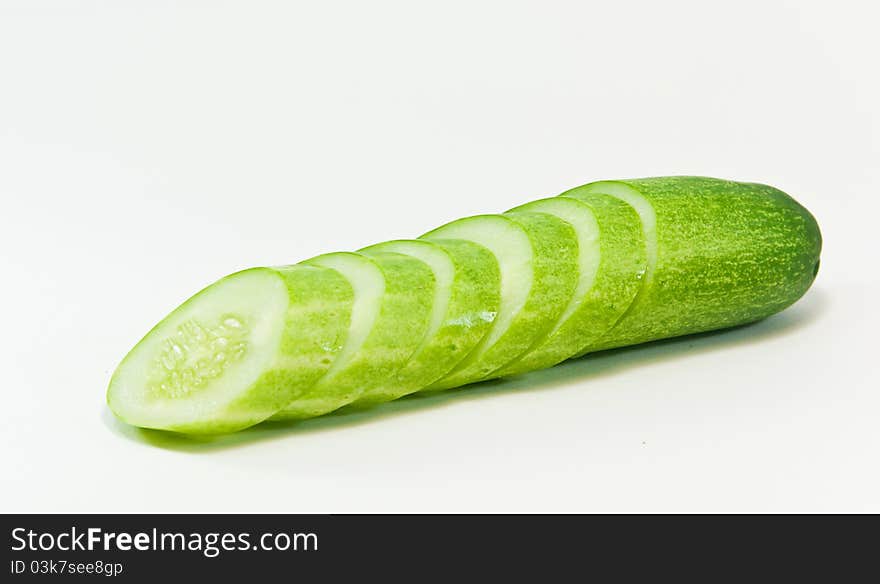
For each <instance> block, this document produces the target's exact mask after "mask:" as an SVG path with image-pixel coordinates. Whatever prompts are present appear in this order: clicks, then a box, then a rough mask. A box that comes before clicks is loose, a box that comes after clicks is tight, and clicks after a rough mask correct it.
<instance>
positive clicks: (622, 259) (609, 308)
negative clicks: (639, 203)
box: [498, 194, 647, 376]
mask: <svg viewBox="0 0 880 584" xmlns="http://www.w3.org/2000/svg"><path fill="white" fill-rule="evenodd" d="M513 211H536V212H543V213H549V214H551V215H555V216H556V217H559V218H560V219H562V220H563V221H566V222H567V223H569V224H570V225H571V226H572V227H573V228H574V230H575V233H576V234H577V239H578V283H577V288H576V290H575V293H574V294H573V295H572V298H571V300H570V301H569V303H568V306H566V307H565V310H564V311H563V313H562V315H560V317H559V319H558V320H557V321H556V323H554V325H553V328H552V329H551V331H550V333H549V335H548V336H547V337H545V338H544V339H542V340H541V342H540V343H539V344H538V345H537V346H535V347H533V348H532V349H531V350H529V352H528V353H526V354H525V355H524V356H523V357H522V358H520V359H519V360H517V361H515V362H514V363H511V364H510V365H508V366H507V367H505V368H504V369H502V370H501V371H499V372H498V375H499V376H509V375H517V374H519V373H525V372H528V371H533V370H536V369H543V368H545V367H551V366H553V365H556V364H557V363H560V362H561V361H564V360H566V359H568V358H570V357H572V356H574V355H577V354H580V353H581V352H583V351H585V350H587V348H588V347H590V345H591V344H592V343H594V342H595V341H596V340H598V339H599V338H600V337H602V335H604V334H605V333H606V332H607V331H608V330H609V329H610V328H611V327H612V326H614V325H615V324H616V323H617V321H618V320H619V319H620V317H621V316H622V315H623V314H624V311H626V309H627V308H628V307H629V306H630V304H631V303H632V301H633V299H634V298H635V296H636V293H637V292H638V291H639V290H640V289H641V285H642V277H643V275H644V273H645V270H646V261H647V260H646V255H645V240H644V237H643V234H642V226H641V222H640V219H639V216H638V215H637V214H636V212H635V211H634V210H633V209H632V208H631V207H630V206H629V205H627V204H626V203H623V202H621V201H619V200H617V199H615V198H613V197H609V196H607V195H601V194H588V195H584V196H581V197H576V198H568V199H566V198H563V197H554V198H550V199H541V200H538V201H534V202H532V203H527V204H525V205H522V206H519V207H516V208H515V209H513Z"/></svg>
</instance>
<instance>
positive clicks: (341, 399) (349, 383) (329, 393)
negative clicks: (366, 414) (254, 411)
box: [271, 253, 434, 420]
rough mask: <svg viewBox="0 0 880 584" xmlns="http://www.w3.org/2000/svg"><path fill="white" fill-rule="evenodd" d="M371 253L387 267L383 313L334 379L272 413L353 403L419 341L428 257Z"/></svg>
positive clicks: (426, 308) (311, 412)
mask: <svg viewBox="0 0 880 584" xmlns="http://www.w3.org/2000/svg"><path fill="white" fill-rule="evenodd" d="M364 257H367V256H364ZM369 259H370V260H371V261H373V262H375V264H376V265H377V266H378V267H379V269H380V270H381V271H382V274H383V276H384V278H385V292H384V294H383V296H382V301H381V307H380V309H379V315H378V318H377V319H376V322H375V323H374V325H373V329H372V330H371V331H370V334H369V336H368V337H367V340H366V341H365V343H364V345H363V347H362V348H361V350H360V351H358V353H357V354H356V355H355V357H354V358H353V359H352V361H351V362H350V363H349V364H348V365H347V366H346V367H345V368H344V369H343V370H342V371H340V372H339V373H338V374H337V375H334V376H333V377H332V379H326V378H325V379H322V380H320V381H319V382H318V383H317V384H315V385H314V386H312V387H311V389H310V390H309V391H306V392H305V393H304V394H303V395H301V396H300V397H298V398H297V399H295V400H293V401H292V402H288V404H287V405H286V407H284V409H282V410H280V411H278V412H277V413H276V414H274V415H273V416H272V417H271V419H273V420H299V419H305V418H311V417H315V416H320V415H323V414H326V413H329V412H332V411H334V410H336V409H339V408H341V407H342V406H345V405H348V404H349V403H351V402H353V401H354V400H356V399H357V398H358V397H360V396H361V395H362V394H364V393H365V392H367V391H369V390H371V389H372V388H374V387H376V386H378V385H379V384H381V383H382V382H384V381H385V380H387V379H393V377H394V376H395V375H396V374H397V372H398V371H399V370H400V369H402V368H403V367H404V366H405V365H406V364H407V362H408V360H409V358H410V356H411V355H412V354H413V352H414V351H415V350H416V348H417V347H418V346H419V344H420V342H421V340H422V337H423V336H424V334H425V331H426V330H427V328H428V318H429V315H430V312H431V302H432V301H433V288H434V274H433V272H431V269H430V268H429V267H428V266H427V265H426V264H425V263H424V262H422V261H420V260H417V259H414V258H412V257H409V256H405V255H401V254H396V253H375V254H371V255H370V256H369ZM308 261H309V260H306V262H305V263H308Z"/></svg>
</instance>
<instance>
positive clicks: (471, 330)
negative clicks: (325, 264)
mask: <svg viewBox="0 0 880 584" xmlns="http://www.w3.org/2000/svg"><path fill="white" fill-rule="evenodd" d="M360 252H361V253H363V254H365V255H372V254H375V253H380V254H381V253H385V252H394V253H399V254H404V255H408V256H412V257H414V258H417V259H419V260H421V261H423V262H424V263H425V264H427V265H428V266H429V267H430V268H431V270H432V271H433V273H434V278H435V280H436V282H437V285H436V287H435V289H434V300H433V306H432V312H431V318H430V325H429V326H428V332H427V334H426V335H425V338H424V339H423V340H422V344H421V345H420V346H419V348H418V349H417V350H416V351H415V353H414V354H413V355H412V357H411V358H410V360H409V362H407V364H406V366H404V367H403V369H401V370H400V371H399V372H398V373H397V375H396V376H395V377H394V378H393V379H390V380H387V381H385V382H384V383H382V384H380V385H379V386H377V387H376V388H374V389H372V390H370V391H367V392H366V393H365V395H364V396H363V397H361V398H360V399H359V400H358V401H357V403H358V404H362V405H367V404H374V403H380V402H384V401H390V400H394V399H397V398H399V397H402V396H404V395H407V394H410V393H413V392H415V391H418V390H420V389H423V388H425V387H427V386H428V385H430V384H431V383H433V382H434V381H437V379H439V378H440V377H442V376H443V375H445V374H446V373H448V372H449V371H450V370H451V369H452V368H453V367H454V366H455V365H456V364H458V362H459V361H461V360H462V359H463V358H464V357H465V356H466V355H467V354H468V353H469V352H470V351H471V349H473V348H474V347H475V346H476V345H477V343H479V342H480V340H481V339H482V338H483V337H484V336H485V335H486V334H487V333H488V332H489V329H490V328H491V326H492V322H493V321H494V320H495V316H496V315H497V313H498V304H499V299H500V287H501V275H500V273H499V271H498V264H497V262H496V260H495V256H493V255H492V253H491V252H490V251H489V250H487V249H486V248H484V247H482V246H480V245H477V244H475V243H471V242H469V241H463V240H449V241H442V240H437V241H422V240H401V241H388V242H385V243H380V244H377V245H374V246H371V247H368V248H365V249H362V250H360Z"/></svg>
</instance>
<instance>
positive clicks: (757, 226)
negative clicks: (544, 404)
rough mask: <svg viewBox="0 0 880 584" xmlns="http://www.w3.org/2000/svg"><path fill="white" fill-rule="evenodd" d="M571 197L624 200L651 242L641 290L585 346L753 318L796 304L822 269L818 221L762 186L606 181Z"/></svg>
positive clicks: (689, 180) (695, 180) (696, 180)
mask: <svg viewBox="0 0 880 584" xmlns="http://www.w3.org/2000/svg"><path fill="white" fill-rule="evenodd" d="M574 193H604V194H607V195H610V196H613V197H616V198H618V199H620V200H622V201H625V202H627V203H628V204H630V205H631V206H632V207H633V208H634V209H635V210H636V211H637V212H638V213H639V216H640V217H641V219H642V225H643V228H644V232H645V237H646V241H647V243H648V269H647V272H646V274H645V282H644V284H643V287H642V290H641V291H640V292H639V295H638V296H637V298H636V300H635V301H634V302H633V304H632V306H631V307H630V309H629V310H628V311H627V313H626V314H625V315H624V317H623V318H621V320H620V322H619V323H618V324H617V326H615V327H614V328H613V329H611V331H609V333H608V334H607V335H606V336H605V337H603V338H602V339H600V341H599V343H597V344H596V345H595V346H594V347H592V349H591V350H601V349H610V348H614V347H620V346H624V345H631V344H635V343H643V342H646V341H650V340H655V339H661V338H669V337H675V336H680V335H686V334H691V333H697V332H702V331H707V330H712V329H717V328H723V327H728V326H733V325H737V324H744V323H747V322H753V321H755V320H759V319H761V318H764V317H766V316H769V315H770V314H773V313H774V312H778V311H779V310H782V309H783V308H785V307H786V306H788V305H789V304H791V303H792V302H794V301H795V300H797V299H798V298H800V297H801V296H802V295H803V293H804V292H806V290H807V288H809V286H810V284H811V283H812V282H813V279H814V277H815V274H816V270H817V268H818V257H819V250H820V248H821V236H820V234H819V228H818V226H817V225H816V221H815V219H814V218H813V216H812V215H810V213H809V212H808V211H807V210H806V209H804V208H803V207H802V206H800V205H799V204H798V203H797V202H796V201H794V199H792V198H791V197H789V196H788V195H786V194H785V193H783V192H782V191H780V190H778V189H775V188H773V187H770V186H767V185H761V184H754V183H738V182H733V181H727V180H721V179H714V178H707V177H687V176H678V177H659V178H647V179H635V180H622V181H602V182H597V183H592V184H589V185H585V186H583V187H578V188H577V189H573V190H572V191H568V192H567V193H564V194H565V195H572V194H574ZM683 307H687V308H686V309H683Z"/></svg>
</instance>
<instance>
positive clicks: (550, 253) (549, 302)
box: [422, 212, 577, 390]
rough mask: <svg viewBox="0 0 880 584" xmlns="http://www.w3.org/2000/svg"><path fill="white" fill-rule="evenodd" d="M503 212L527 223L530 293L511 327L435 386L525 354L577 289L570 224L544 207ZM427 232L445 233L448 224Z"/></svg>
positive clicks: (458, 382)
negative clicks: (529, 253)
mask: <svg viewBox="0 0 880 584" xmlns="http://www.w3.org/2000/svg"><path fill="white" fill-rule="evenodd" d="M500 217H504V218H505V219H506V220H508V221H512V222H513V223H515V224H517V225H518V226H519V227H520V228H522V229H523V230H524V231H525V233H526V235H527V236H528V238H529V241H530V242H531V245H532V250H533V257H532V269H533V276H534V278H533V282H532V288H531V290H530V292H529V296H528V299H527V300H526V303H525V305H524V306H523V307H522V309H521V310H520V311H519V313H518V314H517V316H516V318H515V319H514V321H513V322H512V323H511V325H510V328H509V329H508V330H507V331H506V332H505V333H504V335H502V336H501V338H499V339H498V340H497V341H496V342H495V343H494V344H493V345H492V347H490V348H489V349H488V350H486V352H485V353H483V354H482V355H481V356H480V357H479V358H478V359H476V360H475V361H473V362H470V363H468V362H467V359H465V362H464V363H465V364H466V365H465V366H464V367H463V368H456V369H455V370H453V371H452V373H451V374H449V375H447V376H446V377H444V378H443V379H441V380H440V381H438V382H437V383H434V384H433V385H431V386H430V388H429V389H431V390H439V389H450V388H452V387H458V386H462V385H467V384H469V383H474V382H477V381H482V380H486V379H491V378H493V377H494V376H493V373H495V372H496V371H498V370H499V369H501V368H503V367H504V366H505V365H507V364H508V363H510V362H512V361H513V360H515V359H516V358H518V357H520V356H521V355H522V354H523V353H525V352H526V351H528V350H529V348H530V347H532V346H533V345H534V344H535V342H537V341H538V340H539V339H541V338H542V337H543V336H544V335H545V334H546V333H548V332H549V330H550V328H551V327H552V326H553V324H554V323H555V322H556V320H557V319H558V318H559V315H560V314H561V313H562V311H563V310H564V309H565V306H566V305H567V304H568V300H569V298H571V295H572V294H573V293H574V289H575V286H576V285H577V238H576V236H575V233H574V229H573V228H572V227H571V225H569V224H568V223H566V222H564V221H562V220H560V219H558V218H556V217H554V216H552V215H547V214H545V213H526V212H516V213H509V214H505V215H501V216H500ZM467 220H468V219H463V220H461V221H467ZM422 238H425V239H428V240H434V239H445V237H444V236H443V227H440V228H438V229H435V230H434V231H431V232H429V233H426V234H425V235H423V236H422ZM501 277H502V278H503V277H504V275H503V274H502V276H501Z"/></svg>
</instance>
